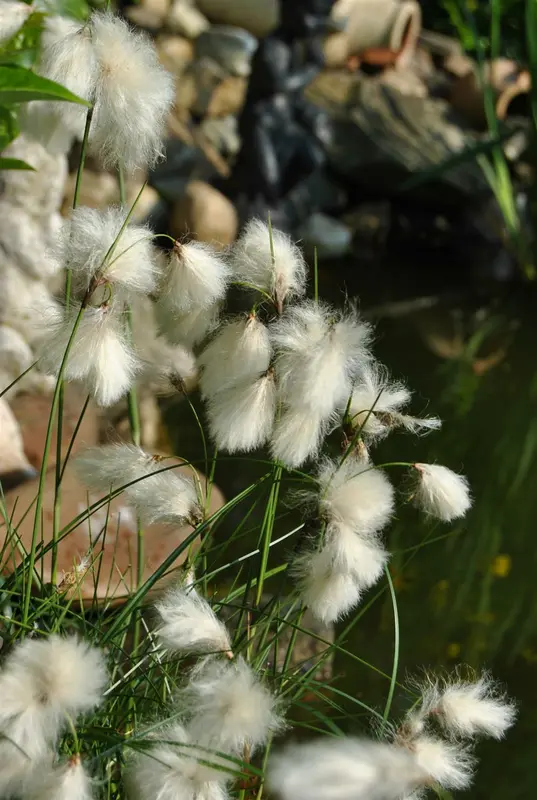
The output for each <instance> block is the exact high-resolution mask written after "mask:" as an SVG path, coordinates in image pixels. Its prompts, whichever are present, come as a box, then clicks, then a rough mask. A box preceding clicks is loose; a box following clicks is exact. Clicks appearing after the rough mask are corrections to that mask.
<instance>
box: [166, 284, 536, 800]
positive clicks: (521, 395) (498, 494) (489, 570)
mask: <svg viewBox="0 0 537 800" xmlns="http://www.w3.org/2000/svg"><path fill="white" fill-rule="evenodd" d="M335 294H336V292H334V295H335ZM349 294H351V295H352V292H351V291H349ZM334 299H335V298H334ZM416 305H417V307H418V309H419V306H420V304H419V303H417V304H416ZM480 305H481V310H479V311H476V310H475V308H476V306H475V303H474V304H473V306H472V305H471V304H470V305H468V307H464V306H463V305H458V306H457V308H455V309H453V308H450V307H449V305H443V304H441V303H439V304H433V306H432V307H431V308H429V309H428V310H425V311H424V310H418V311H416V312H412V310H411V309H412V303H410V304H409V309H410V311H409V313H406V311H405V309H404V308H403V309H402V310H403V311H405V313H401V307H398V306H394V307H390V306H389V305H388V306H386V307H385V308H384V310H383V312H382V315H381V317H380V318H379V319H378V328H377V343H376V354H377V356H378V357H379V358H380V359H381V360H382V361H384V362H385V363H386V364H387V365H388V366H389V367H390V369H391V371H392V373H393V375H394V377H395V378H402V379H405V380H407V381H408V384H409V386H410V387H412V388H413V389H414V390H415V403H414V410H415V411H416V412H422V411H424V410H425V409H427V413H431V414H438V415H439V416H441V417H442V419H444V420H445V421H446V422H445V426H444V428H443V430H442V431H441V432H440V433H434V434H432V435H431V436H429V437H425V438H421V439H418V440H415V439H413V438H412V437H409V436H404V435H394V436H393V437H392V438H390V439H388V440H387V441H386V442H384V443H382V445H381V447H379V448H378V449H377V451H376V461H377V462H379V461H392V460H397V461H400V460H409V461H411V460H421V461H430V462H432V461H438V462H439V463H443V464H446V465H447V466H449V467H451V468H453V469H455V470H460V471H464V472H465V473H466V474H467V475H468V477H469V480H470V483H471V485H472V488H473V494H474V507H473V509H472V511H471V513H470V514H469V516H468V517H467V518H466V519H465V520H464V522H463V523H461V524H460V525H455V526H451V525H449V526H448V525H441V524H439V523H434V524H433V523H426V522H424V521H423V518H422V517H420V516H419V515H418V514H417V513H416V512H415V511H414V510H413V509H412V508H410V507H407V506H404V507H403V508H402V509H401V510H400V511H399V513H398V519H397V520H396V521H395V523H394V524H393V526H392V528H391V530H390V531H389V533H388V543H389V549H390V551H392V552H393V553H394V555H393V559H392V562H391V568H392V574H393V579H394V584H395V587H396V591H397V598H398V608H399V618H400V628H401V651H400V671H399V676H400V679H403V678H404V675H405V672H407V671H408V672H412V671H415V670H416V667H421V666H427V667H433V668H434V667H436V666H441V665H446V666H453V665H455V664H457V663H459V662H464V663H467V664H469V665H471V666H474V667H478V668H480V667H482V666H485V667H487V668H490V669H491V670H492V671H493V673H494V675H495V676H496V677H497V678H498V679H500V680H502V681H504V682H505V683H506V684H507V686H508V689H509V692H510V693H511V694H512V695H514V696H515V697H516V698H517V700H518V703H519V705H520V721H519V723H518V725H517V726H516V729H515V730H514V731H513V732H511V733H510V734H509V736H508V739H507V741H506V743H504V744H501V745H499V744H496V743H494V744H491V745H490V746H489V745H486V746H484V747H483V749H482V757H483V760H482V764H481V768H480V771H479V773H478V777H477V780H476V784H475V786H474V787H473V789H472V790H471V791H470V792H469V793H468V794H469V796H471V797H475V798H485V797H486V798H489V799H490V798H492V799H493V800H494V799H495V798H498V800H499V798H501V799H502V800H504V798H506V797H509V798H513V800H516V798H523V797H524V798H525V797H529V796H530V795H531V789H532V784H533V776H532V770H531V763H532V758H533V754H534V751H535V748H536V747H537V711H535V708H536V707H537V706H536V704H535V700H537V697H536V696H537V681H536V677H537V637H536V633H537V592H536V577H535V576H536V574H537V546H536V544H535V537H536V532H537V523H536V520H537V514H536V512H537V413H536V412H537V358H536V355H535V351H536V348H535V329H534V326H535V322H534V321H535V313H536V310H537V301H536V298H535V297H534V296H533V295H532V294H530V293H528V292H525V291H520V292H518V293H517V294H515V295H514V296H510V297H509V298H504V299H503V300H501V301H494V302H493V301H487V303H486V304H480ZM483 308H485V309H486V310H485V311H483V310H482V309H483ZM394 309H395V311H396V312H397V313H392V312H393V311H394ZM365 311H366V312H367V307H366V308H365ZM428 401H429V403H428ZM168 421H169V422H170V426H171V428H172V430H173V432H174V439H175V441H174V446H175V447H176V450H177V452H180V453H181V455H183V456H185V457H188V458H200V456H201V448H200V438H199V431H198V430H197V429H196V428H195V426H193V425H192V417H191V415H190V412H189V409H188V407H187V404H186V403H183V404H182V405H181V406H180V407H179V408H177V407H176V406H174V408H173V409H171V410H170V411H169V413H168ZM261 457H262V456H261ZM266 471H267V467H266V465H263V464H255V463H254V462H252V461H250V460H244V461H240V460H235V459H234V460H233V462H232V461H222V462H220V463H219V464H218V466H217V470H216V480H217V482H218V483H219V484H220V485H221V487H222V489H223V490H224V492H225V493H226V494H227V496H228V497H232V496H234V495H236V494H237V493H238V492H239V491H240V490H241V489H242V488H244V486H246V485H248V484H249V483H251V482H252V481H253V480H254V479H255V478H256V477H259V476H261V475H263V474H264V473H265V472H266ZM249 502H250V501H249ZM262 509H263V493H262V492H260V496H259V502H258V504H257V505H256V504H255V503H253V504H251V505H249V506H248V509H247V510H246V509H245V508H244V507H243V508H239V509H237V510H236V511H235V512H234V513H233V515H231V516H230V518H229V519H228V520H227V521H226V523H225V525H226V527H227V526H229V527H233V526H235V525H237V524H242V525H243V530H244V532H245V536H244V539H243V540H242V541H241V542H240V549H241V550H242V552H246V550H247V549H249V548H251V546H255V545H256V543H257V539H258V536H259V527H258V526H259V520H260V516H261V514H262ZM291 524H292V520H290V519H284V520H281V521H280V524H279V526H277V531H276V532H275V535H278V533H280V532H285V530H288V529H289V527H290V525H291ZM248 531H250V533H248ZM225 533H226V531H225V529H223V530H222V531H220V536H221V539H220V540H221V541H225V538H226V536H225ZM243 548H244V549H243ZM229 555H230V553H229V551H227V552H220V554H219V559H220V560H224V561H225V560H226V559H227V558H228V557H229ZM349 640H350V641H349V646H350V649H352V650H353V651H354V652H356V653H358V654H359V655H360V657H361V658H363V659H364V660H366V661H367V662H370V663H372V664H374V665H376V666H377V667H379V668H380V669H382V670H384V671H385V672H390V671H391V665H392V659H393V610H392V605H391V601H390V598H389V595H388V593H387V592H386V593H384V595H383V596H382V597H381V598H380V599H379V600H378V601H377V602H376V603H374V604H373V606H372V607H371V608H370V609H369V610H368V611H367V613H365V614H364V615H363V617H362V618H361V619H360V620H359V623H358V624H357V625H356V626H355V628H354V629H353V631H352V632H351V634H350V635H349ZM335 673H336V675H337V676H338V680H339V684H338V685H339V686H340V687H341V688H343V689H345V690H346V691H347V692H349V694H354V695H355V696H359V697H363V698H367V702H368V703H370V704H375V703H378V704H379V706H381V705H382V703H383V701H384V699H385V695H386V691H387V682H386V681H385V680H384V679H382V678H380V677H379V676H378V675H377V674H376V673H375V672H374V671H372V670H369V669H367V668H360V669H359V670H358V671H357V668H356V664H355V662H352V663H348V662H346V661H345V659H343V658H341V657H338V659H337V660H336V664H335ZM402 699H403V700H404V695H402ZM353 710H354V709H353ZM394 710H395V711H396V710H397V701H396V703H395V705H394ZM351 724H352V723H351Z"/></svg>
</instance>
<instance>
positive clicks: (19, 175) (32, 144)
mask: <svg viewBox="0 0 537 800" xmlns="http://www.w3.org/2000/svg"><path fill="white" fill-rule="evenodd" d="M2 155H3V156H4V157H5V158H19V159H20V160H21V161H26V163H27V164H30V166H32V167H33V168H34V170H35V172H28V171H21V170H15V169H13V170H5V171H4V172H2V175H1V178H2V185H3V191H2V200H8V201H9V202H10V203H12V204H13V205H19V206H23V207H24V209H25V211H26V212H27V213H29V214H32V216H35V217H46V216H48V215H49V214H52V213H53V212H54V211H58V210H59V209H60V207H61V204H62V198H63V192H64V187H65V181H66V179H67V171H68V168H67V158H66V156H64V155H62V154H57V155H54V154H51V153H49V152H48V150H46V149H45V148H44V147H43V145H42V144H40V143H39V142H37V141H35V140H34V139H31V138H29V137H28V136H25V135H24V134H21V135H20V136H18V137H17V138H16V139H15V140H14V141H13V142H11V144H10V145H9V146H8V147H6V149H5V150H4V152H3V153H2Z"/></svg>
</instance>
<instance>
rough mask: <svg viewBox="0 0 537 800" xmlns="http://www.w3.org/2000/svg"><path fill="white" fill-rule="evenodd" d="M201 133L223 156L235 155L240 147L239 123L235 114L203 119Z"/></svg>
mask: <svg viewBox="0 0 537 800" xmlns="http://www.w3.org/2000/svg"><path fill="white" fill-rule="evenodd" d="M201 133H202V134H203V136H205V138H206V139H207V141H208V142H210V144H212V145H213V147H215V148H216V149H217V150H218V152H219V153H222V154H223V155H224V156H225V157H226V156H234V155H236V154H237V153H238V152H239V150H240V148H241V137H240V135H239V123H238V121H237V118H236V117H235V116H229V117H215V118H212V119H211V118H207V119H204V120H203V122H202V124H201Z"/></svg>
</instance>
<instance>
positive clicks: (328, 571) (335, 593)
mask: <svg viewBox="0 0 537 800" xmlns="http://www.w3.org/2000/svg"><path fill="white" fill-rule="evenodd" d="M292 571H293V574H294V575H295V576H296V578H297V582H298V587H299V591H300V594H301V596H302V600H303V601H304V603H305V604H306V605H307V606H308V608H309V609H310V611H311V613H312V614H313V616H314V617H315V618H316V619H318V620H319V621H320V622H322V623H323V624H324V625H327V624H329V623H332V622H336V621H337V620H338V619H341V617H344V616H345V615H346V614H348V613H349V611H351V610H352V609H353V608H355V607H356V606H357V605H358V603H359V602H360V599H361V596H362V593H361V590H360V585H359V583H358V581H357V579H356V577H355V575H353V574H352V573H351V572H347V571H345V570H340V569H338V568H337V567H335V566H334V563H333V561H332V558H331V554H330V553H329V552H328V551H327V550H318V551H312V552H307V553H304V554H302V555H301V556H299V557H298V558H296V559H295V561H294V563H293V569H292Z"/></svg>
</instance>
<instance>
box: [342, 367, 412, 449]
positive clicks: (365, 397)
mask: <svg viewBox="0 0 537 800" xmlns="http://www.w3.org/2000/svg"><path fill="white" fill-rule="evenodd" d="M410 397H411V394H410V392H409V390H408V389H407V388H406V386H405V385H404V384H402V383H397V382H391V381H390V379H389V377H388V375H387V373H386V371H385V370H383V369H382V367H380V365H378V364H376V363H372V364H370V365H368V366H366V368H365V369H364V370H363V372H362V373H361V375H360V377H359V379H358V381H357V383H356V385H355V387H354V390H353V392H352V397H351V402H350V407H349V416H350V417H351V418H352V423H353V426H354V427H356V428H360V429H361V432H362V434H364V435H366V436H370V437H371V438H374V439H377V438H381V437H382V436H384V435H386V434H387V433H388V432H389V426H388V425H387V424H386V423H385V422H383V421H382V417H377V416H376V414H377V413H378V412H382V413H384V414H391V413H393V412H394V411H400V409H401V408H404V407H405V406H406V405H407V404H408V403H409V402H410Z"/></svg>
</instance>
